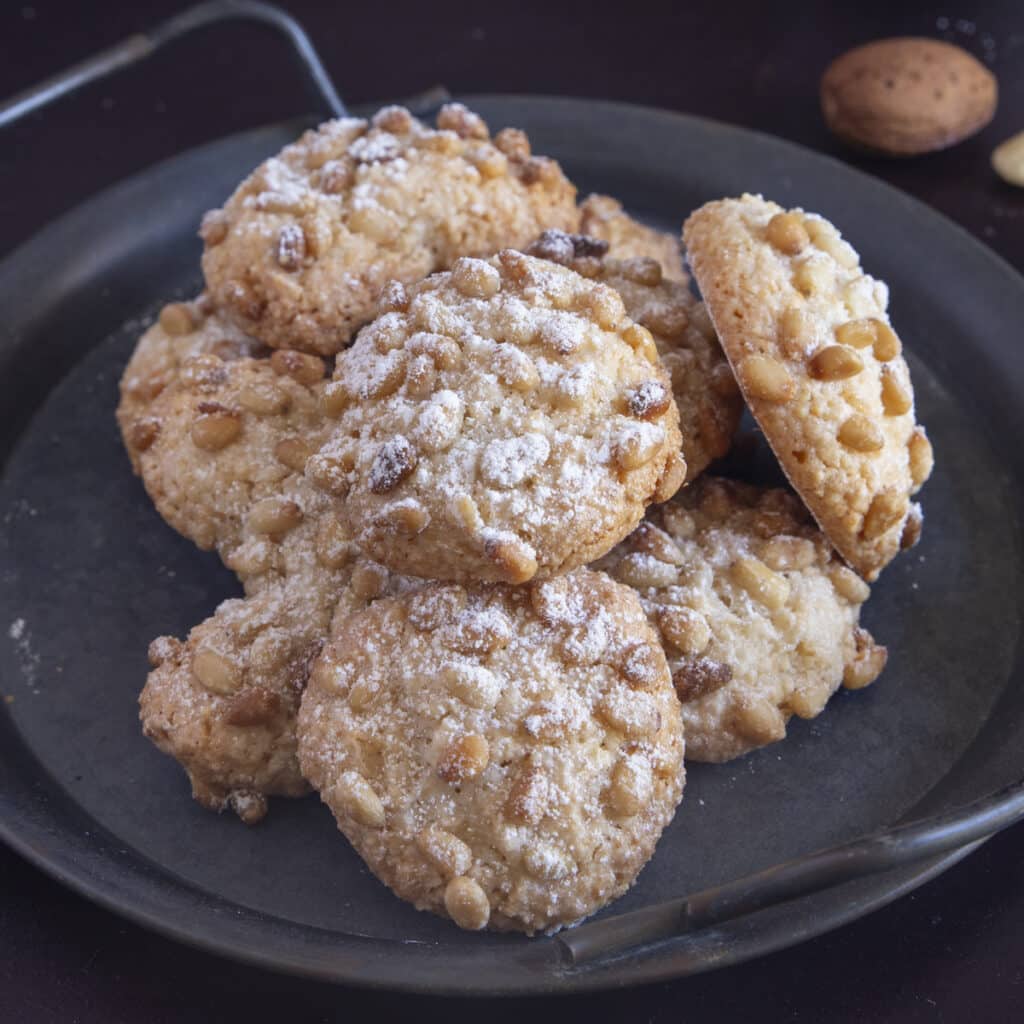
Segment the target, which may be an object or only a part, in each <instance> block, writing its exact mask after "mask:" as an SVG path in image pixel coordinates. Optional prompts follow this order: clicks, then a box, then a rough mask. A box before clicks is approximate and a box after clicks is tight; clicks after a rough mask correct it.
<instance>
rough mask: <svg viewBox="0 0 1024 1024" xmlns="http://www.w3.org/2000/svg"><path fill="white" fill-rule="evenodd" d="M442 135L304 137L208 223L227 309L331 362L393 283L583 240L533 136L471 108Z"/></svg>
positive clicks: (321, 131) (447, 118) (405, 118)
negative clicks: (541, 242)
mask: <svg viewBox="0 0 1024 1024" xmlns="http://www.w3.org/2000/svg"><path fill="white" fill-rule="evenodd" d="M437 124H438V127H437V129H436V130H435V129H432V128H428V127H426V126H425V125H423V124H422V123H421V122H420V121H418V120H416V119H415V118H414V117H412V115H410V114H409V112H408V111H407V110H405V109H403V108H401V107H385V108H384V109H382V110H381V111H379V112H378V113H377V114H376V115H375V116H374V118H373V120H372V121H370V122H367V121H364V120H360V119H356V118H344V119H341V120H336V121H329V122H327V123H325V124H323V125H321V126H320V127H319V128H318V129H317V130H316V131H309V132H306V134H305V135H303V136H302V138H300V139H299V140H298V141H296V142H294V143H292V144H291V145H289V146H287V147H286V148H285V149H284V150H282V151H281V153H280V154H278V155H277V156H275V157H272V158H271V159H270V160H268V161H266V162H265V163H263V164H262V165H260V167H258V168H257V169H256V170H255V171H254V172H253V173H252V174H251V175H250V176H249V177H248V178H247V179H246V180H245V181H244V182H242V184H241V185H239V187H238V188H237V189H236V191H235V193H234V194H233V195H232V197H231V198H230V199H229V200H228V201H227V203H225V205H224V207H223V208H222V209H220V210H215V211H211V212H210V213H209V214H207V215H206V217H205V218H204V220H203V225H202V228H201V231H200V233H201V235H202V237H203V240H204V242H205V250H204V253H203V272H204V274H205V276H206V281H207V287H208V288H209V291H210V293H211V295H212V296H213V298H214V299H215V301H216V303H217V304H218V305H219V306H221V307H222V308H223V309H224V310H225V311H226V312H228V313H229V314H230V315H231V316H232V317H233V318H234V320H235V321H236V322H237V323H238V324H239V325H240V326H241V327H242V328H243V329H244V330H245V331H247V332H249V333H250V334H252V335H253V336H255V337H258V338H260V339H262V340H263V342H264V343H265V344H267V345H270V346H272V347H283V348H296V349H301V350H304V351H309V352H315V353H319V354H321V355H329V354H332V353H334V352H337V351H338V350H339V349H340V348H342V347H343V346H344V345H345V344H346V343H347V342H348V341H349V339H350V338H351V337H352V336H353V335H354V334H355V332H356V331H357V330H358V328H359V327H361V326H362V325H363V324H364V323H366V322H367V321H368V320H370V319H371V318H372V317H373V315H374V312H375V310H376V304H377V299H378V297H379V296H380V293H381V291H382V289H383V288H384V286H385V285H386V284H387V283H388V282H389V281H390V280H392V279H395V280H400V281H416V280H418V279H420V278H422V277H425V276H426V275H427V274H430V273H432V272H434V271H436V270H441V269H444V268H446V267H448V266H450V265H451V263H452V262H453V261H454V260H455V258H456V257H459V256H486V255H490V254H492V253H494V252H497V251H498V250H499V249H502V248H505V247H507V246H513V247H514V246H519V245H525V244H526V243H527V242H529V241H530V240H531V239H532V238H534V237H536V235H537V234H539V232H540V231H542V230H543V229H544V228H547V227H559V228H569V229H573V228H575V226H576V224H577V223H578V219H579V214H578V212H577V209H576V206H575V195H576V190H575V188H574V187H573V186H572V185H571V184H570V183H569V182H568V181H567V180H566V178H565V176H564V175H563V174H562V172H561V170H560V168H559V166H558V164H557V163H555V161H553V160H550V159H548V158H546V157H538V156H533V155H532V154H531V151H530V143H529V140H528V139H527V137H526V135H525V134H524V133H523V132H521V131H518V130H516V129H508V128H507V129H504V130H503V131H501V132H499V133H498V134H497V135H495V136H494V138H493V139H492V138H491V136H490V132H489V130H488V128H487V125H486V124H485V123H484V121H483V120H482V119H481V118H480V117H479V116H478V115H476V114H474V113H472V112H470V111H468V110H466V108H465V107H463V106H461V105H460V104H449V105H448V106H446V107H444V108H442V110H441V112H440V114H439V115H438V120H437Z"/></svg>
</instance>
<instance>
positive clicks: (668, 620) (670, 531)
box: [597, 476, 886, 761]
mask: <svg viewBox="0 0 1024 1024" xmlns="http://www.w3.org/2000/svg"><path fill="white" fill-rule="evenodd" d="M597 566H598V567H600V568H602V569H604V570H606V571H607V572H609V573H610V574H611V575H612V576H613V577H614V578H615V579H617V580H619V581H620V582H622V583H626V584H628V585H630V586H632V587H634V588H635V589H636V590H637V592H638V593H639V595H640V599H641V601H642V602H643V605H644V608H645V610H646V612H647V614H648V616H649V617H650V620H651V623H652V625H654V626H655V627H656V628H657V630H658V632H659V634H660V637H661V640H662V642H663V644H664V647H665V651H666V653H667V654H668V661H669V667H670V668H671V670H672V677H673V681H674V682H675V685H676V690H677V692H678V694H679V697H680V700H681V701H682V704H683V722H684V726H685V730H686V751H687V756H688V757H690V758H691V759H693V760H697V761H729V760H731V759H732V758H735V757H739V756H740V755H742V754H745V753H747V752H749V751H751V750H754V749H756V748H757V747H761V746H764V745H765V744H767V743H773V742H775V741H777V740H780V739H783V738H784V737H785V735H786V723H787V721H788V720H789V718H790V717H791V716H792V715H794V714H796V715H798V716H799V717H801V718H813V717H815V716H816V715H818V714H820V713H821V711H822V710H823V709H824V707H825V704H826V703H827V701H828V699H829V698H830V697H831V696H832V694H833V693H834V692H835V691H836V689H838V687H839V686H840V684H845V686H846V687H847V688H850V689H860V688H861V687H864V686H867V685H868V684H869V683H871V682H872V681H873V680H874V679H875V678H876V677H877V676H878V674H879V673H880V672H881V671H882V669H883V667H884V666H885V660H886V650H885V648H884V647H881V646H879V645H877V644H875V642H874V641H873V640H872V638H871V635H870V634H869V633H868V632H867V631H866V630H864V629H862V628H860V626H858V618H859V615H860V607H861V605H862V604H863V602H864V601H866V600H867V598H868V595H869V593H870V588H869V587H868V585H867V584H866V583H865V582H864V581H863V580H861V579H860V578H859V577H858V576H857V574H856V573H854V572H853V571H852V570H850V569H849V568H847V567H846V566H845V565H843V564H842V562H841V561H840V560H839V559H838V558H837V557H836V555H835V553H834V552H833V551H832V549H831V547H830V545H829V543H828V540H827V538H826V537H825V535H824V534H823V533H822V532H821V531H820V530H819V529H817V527H816V526H815V525H814V523H813V521H812V520H811V518H810V516H809V515H808V514H807V513H806V511H805V510H804V508H803V506H801V504H800V502H799V501H798V500H797V499H796V498H795V497H794V496H793V495H792V494H789V493H788V492H786V491H782V490H777V489H762V488H758V487H754V486H751V485H749V484H739V483H735V482H733V481H728V480H722V479H718V478H714V477H707V476H706V477H702V478H701V479H700V480H698V481H697V482H696V483H695V484H694V485H693V486H691V487H688V488H686V489H685V490H684V491H682V492H680V494H679V495H678V496H677V497H676V498H674V499H673V500H672V501H671V502H669V503H667V504H665V505H662V506H659V507H658V508H656V509H652V510H651V511H650V512H649V513H648V517H647V519H645V521H644V522H643V524H642V525H641V526H640V528H639V529H638V530H636V532H635V533H633V534H632V535H631V536H630V537H629V538H627V539H626V540H625V541H624V542H623V543H622V544H620V545H619V546H618V547H617V548H616V549H615V550H614V551H613V552H612V553H611V554H610V555H608V557H607V558H605V559H602V560H601V561H600V562H598V563H597Z"/></svg>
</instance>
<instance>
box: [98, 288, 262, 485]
mask: <svg viewBox="0 0 1024 1024" xmlns="http://www.w3.org/2000/svg"><path fill="white" fill-rule="evenodd" d="M261 348H262V347H261V345H260V343H259V342H257V341H256V340H255V339H254V338H250V337H249V336H248V335H246V334H244V333H243V332H242V331H241V330H239V328H238V327H236V326H235V325H234V324H233V323H232V322H231V321H230V320H228V319H227V318H225V317H223V316H221V315H219V314H217V313H216V312H215V311H214V310H213V306H212V303H211V302H210V300H209V298H208V297H207V296H205V295H201V296H199V297H198V298H197V299H194V300H192V301H190V302H170V303H168V304H167V305H166V306H164V307H163V309H162V310H161V311H160V315H159V317H158V318H157V320H156V322H155V323H154V324H153V325H152V326H151V327H150V328H149V329H148V330H147V331H146V332H145V333H144V334H143V335H142V337H141V338H140V339H139V341H138V344H137V345H136V346H135V350H134V351H133V352H132V356H131V358H130V359H129V360H128V364H127V366H126V367H125V369H124V373H123V374H122V375H121V382H120V392H121V400H120V403H119V405H118V407H117V423H118V426H119V427H120V428H121V437H122V439H123V440H124V446H125V448H126V449H127V451H128V457H129V458H130V459H131V460H132V468H133V469H134V470H135V472H136V473H138V471H139V453H140V451H142V450H143V449H144V448H146V447H147V446H148V445H149V444H151V443H152V441H153V438H154V436H155V431H156V429H157V428H156V424H155V422H154V421H153V420H152V418H151V417H150V416H149V415H148V410H149V406H150V403H151V402H153V400H154V399H155V398H156V397H157V396H158V395H160V394H161V393H162V392H163V391H165V390H166V389H167V388H169V387H171V386H172V385H174V384H176V383H177V382H178V379H179V377H180V375H181V371H182V368H183V367H184V365H185V364H186V363H187V362H188V361H189V360H190V359H192V358H194V357H196V356H202V355H209V356H215V357H217V358H218V359H220V360H221V361H223V362H230V361H232V360H234V359H241V358H243V357H246V356H254V355H258V354H259V353H260V352H261Z"/></svg>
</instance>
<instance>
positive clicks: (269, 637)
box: [139, 559, 405, 824]
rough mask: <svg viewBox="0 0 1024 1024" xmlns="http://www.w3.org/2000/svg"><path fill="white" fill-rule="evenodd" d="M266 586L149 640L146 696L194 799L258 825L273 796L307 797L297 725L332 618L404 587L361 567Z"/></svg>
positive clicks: (376, 569) (149, 732)
mask: <svg viewBox="0 0 1024 1024" xmlns="http://www.w3.org/2000/svg"><path fill="white" fill-rule="evenodd" d="M260 583H261V586H260V587H259V589H258V590H257V591H256V592H255V593H253V594H251V595H250V596H248V597H246V598H232V599H230V600H227V601H224V602H223V603H222V604H221V605H220V606H219V607H218V608H217V610H216V611H215V612H214V614H213V615H212V616H211V617H210V618H208V619H207V620H206V621H204V622H202V623H200V624H199V625H198V626H196V627H195V628H194V629H193V630H192V631H191V632H190V633H189V635H188V637H187V639H186V640H184V641H181V640H177V639H175V638H174V637H170V636H163V637H158V638H157V639H156V640H154V641H153V643H152V644H150V647H149V657H150V664H151V665H152V668H153V670H152V671H151V672H150V674H149V677H148V679H147V680H146V685H145V687H144V688H143V691H142V695H141V696H140V698H139V717H140V720H141V722H142V729H143V732H144V733H145V735H146V736H147V737H148V738H149V739H151V740H152V741H153V742H154V743H155V744H156V746H157V747H159V748H160V750H162V751H163V752H164V753H165V754H169V755H170V756H171V757H173V758H175V759H176V760H177V761H178V762H180V764H181V765H182V767H183V768H184V769H185V771H186V773H187V774H188V777H189V780H190V782H191V783H192V795H193V796H194V797H195V799H196V800H197V801H198V802H199V803H200V804H202V805H203V806H204V807H207V808H209V809H210V810H214V811H222V810H225V809H226V808H229V807H230V808H231V809H232V810H234V811H235V812H236V813H237V814H238V816H239V817H240V818H241V819H242V820H243V821H244V822H246V824H255V823H256V822H258V821H260V820H261V819H262V818H263V816H264V815H265V814H266V811H267V798H268V797H271V796H287V797H296V796H302V795H303V794H304V793H306V792H308V791H309V786H308V785H307V784H306V781H305V780H304V779H303V777H302V774H301V772H300V771H299V765H298V760H297V758H296V740H295V716H296V713H297V711H298V706H299V699H300V697H301V695H302V691H303V690H304V689H305V687H306V681H307V679H308V677H309V671H310V667H311V665H312V662H313V659H314V658H315V657H316V656H317V654H318V653H319V651H320V648H321V646H322V644H323V642H324V639H325V637H326V636H327V635H328V632H329V629H330V624H331V619H332V616H335V615H338V616H341V617H344V616H345V615H347V614H348V613H350V612H352V611H354V610H356V609H359V608H363V607H365V606H366V605H367V604H369V603H370V602H371V601H373V600H374V599H375V598H377V597H379V596H381V595H383V594H385V593H390V592H393V591H394V590H396V589H399V588H400V587H401V586H403V585H404V584H405V581H402V580H400V579H396V578H394V577H391V576H390V574H389V573H388V572H387V570H386V569H384V568H383V567H382V566H379V565H376V564H375V563H372V562H368V561H366V560H365V559H356V560H355V561H352V562H348V561H346V562H345V563H344V564H340V565H335V566H333V567H331V568H327V567H324V566H321V567H320V568H319V569H318V570H315V571H312V572H310V573H307V574H303V573H294V574H292V575H290V576H285V577H282V578H278V579H268V578H267V577H261V578H260Z"/></svg>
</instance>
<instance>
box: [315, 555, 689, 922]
mask: <svg viewBox="0 0 1024 1024" xmlns="http://www.w3.org/2000/svg"><path fill="white" fill-rule="evenodd" d="M298 733H299V756H300V759H301V763H302V767H303V771H304V772H305V774H306V776H307V778H309V780H310V781H311V782H312V784H313V785H314V786H315V787H316V788H317V789H318V790H319V792H320V795H321V798H322V799H323V800H324V802H325V803H326V804H327V805H328V806H329V807H330V808H331V810H332V812H333V813H334V815H335V818H336V819H337V822H338V826H339V828H340V829H341V830H342V832H344V833H345V835H346V837H347V838H348V839H349V840H350V841H351V842H352V844H353V845H354V846H355V848H356V849H357V850H358V852H359V853H360V854H361V856H362V857H363V859H364V860H365V861H366V862H367V864H368V866H369V867H370V869H371V870H372V871H373V872H374V874H376V875H377V877H378V878H380V879H381V880H382V881H383V882H384V883H385V884H386V885H388V886H390V887H391V888H392V889H393V890H394V891H395V892H396V893H397V894H398V895H399V896H401V897H402V898H403V899H406V900H409V901H410V902H412V903H413V904H414V905H415V906H417V907H418V908H420V909H422V910H431V911H433V912H434V913H438V914H442V915H446V916H449V917H451V918H453V919H454V920H455V922H456V923H457V924H459V925H460V926H461V927H463V928H468V929H474V930H475V929H479V928H483V927H489V928H492V929H497V930H519V931H525V932H527V933H533V932H535V931H555V930H557V929H558V928H561V927H565V926H567V925H570V924H573V923H574V922H576V921H578V920H580V919H581V918H584V917H586V916H588V915H589V914H592V913H594V912H595V911H596V910H597V909H599V908H600V907H601V906H603V905H604V904H605V903H607V902H609V901H610V900H612V899H614V898H616V897H617V896H619V895H620V894H621V893H623V892H625V891H626V889H628V888H629V886H630V885H632V883H633V880H634V879H635V877H636V875H637V873H638V872H639V871H640V869H641V867H642V866H643V865H644V864H645V863H646V861H647V860H648V858H649V857H650V856H651V853H652V852H653V850H654V846H655V843H656V842H657V840H658V837H659V836H660V834H661V832H662V830H663V829H664V827H665V826H666V825H667V823H668V822H669V821H670V820H671V817H672V814H673V812H674V811H675V808H676V805H677V803H678V802H679V799H680V796H681V794H682V786H683V760H682V759H683V732H682V728H681V723H680V719H679V705H678V701H677V700H676V697H675V693H674V691H673V689H672V684H671V681H670V679H669V675H668V668H667V666H666V664H665V657H664V653H663V652H662V650H661V648H660V647H659V646H658V644H657V640H656V638H655V636H654V633H653V631H652V630H651V628H650V627H649V625H648V624H647V622H646V620H645V618H644V613H643V609H642V608H641V607H640V603H639V601H638V600H637V599H636V595H635V594H633V593H632V592H631V591H629V590H628V588H625V587H621V586H619V585H618V584H615V583H613V582H612V581H611V580H609V579H608V577H607V576H605V575H604V574H601V573H593V572H589V571H587V570H579V571H577V572H575V573H572V574H570V575H568V576H562V577H558V578H557V579H554V580H550V581H547V582H544V583H534V584H532V585H531V586H529V587H508V586H501V585H496V586H484V587H470V588H466V587H461V586H452V585H441V584H428V585H426V586H425V587H423V588H420V589H418V590H416V591H413V592H410V593H407V594H405V595H403V596H401V597H398V598H391V599H385V600H382V601H379V602H377V603H376V604H375V605H374V606H372V607H371V608H370V609H369V610H367V611H365V612H362V613H358V614H356V615H354V616H352V617H350V618H348V619H346V620H345V621H344V622H343V623H342V624H341V626H340V628H339V629H338V631H337V632H336V633H335V635H334V637H333V639H332V641H331V642H330V643H329V644H328V645H327V646H326V647H325V648H324V651H323V653H322V654H321V656H320V658H319V659H318V661H317V664H316V666H315V668H314V671H313V674H312V677H311V680H310V685H309V687H308V689H307V691H306V694H305V696H304V697H303V701H302V707H301V710H300V714H299V727H298Z"/></svg>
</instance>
